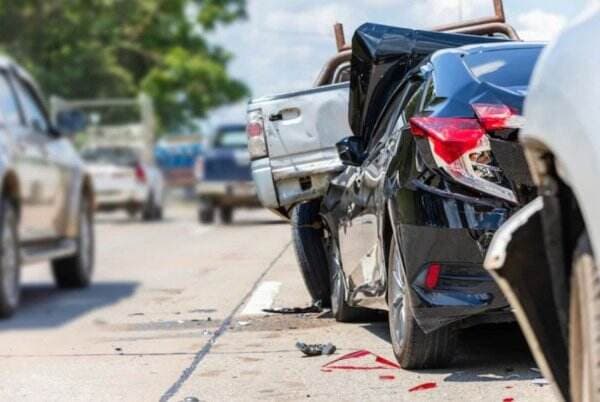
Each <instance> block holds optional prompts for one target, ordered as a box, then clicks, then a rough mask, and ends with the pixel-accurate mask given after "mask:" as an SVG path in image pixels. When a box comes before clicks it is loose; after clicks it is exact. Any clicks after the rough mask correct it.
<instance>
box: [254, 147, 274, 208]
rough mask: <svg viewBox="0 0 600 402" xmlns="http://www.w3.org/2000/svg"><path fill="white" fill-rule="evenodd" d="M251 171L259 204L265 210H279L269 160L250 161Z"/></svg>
mask: <svg viewBox="0 0 600 402" xmlns="http://www.w3.org/2000/svg"><path fill="white" fill-rule="evenodd" d="M251 169H252V179H253V180H254V184H255V185H256V194H257V196H258V199H259V200H260V203H261V204H262V205H263V206H264V207H265V208H273V209H277V208H279V200H278V199H277V192H276V190H275V184H274V183H273V174H272V172H271V165H270V163H269V158H262V159H258V160H255V161H252V165H251Z"/></svg>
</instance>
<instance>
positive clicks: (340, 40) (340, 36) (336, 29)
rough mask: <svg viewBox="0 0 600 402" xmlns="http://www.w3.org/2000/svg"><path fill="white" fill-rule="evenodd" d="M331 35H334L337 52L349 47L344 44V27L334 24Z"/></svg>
mask: <svg viewBox="0 0 600 402" xmlns="http://www.w3.org/2000/svg"><path fill="white" fill-rule="evenodd" d="M333 33H334V34H335V44H336V46H337V50H338V52H341V51H342V50H344V49H348V48H349V47H348V45H347V44H346V36H345V35H344V25H343V24H341V23H339V22H336V23H335V25H334V26H333Z"/></svg>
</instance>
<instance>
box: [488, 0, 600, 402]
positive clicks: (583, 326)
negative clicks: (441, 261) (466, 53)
mask: <svg viewBox="0 0 600 402" xmlns="http://www.w3.org/2000/svg"><path fill="white" fill-rule="evenodd" d="M598 35H600V9H599V8H598V6H597V5H595V6H593V7H592V9H591V10H590V11H589V12H588V13H587V14H585V15H584V16H582V17H581V18H580V19H579V21H578V22H577V23H576V24H575V25H573V26H572V27H570V28H568V29H566V31H565V32H564V33H563V34H562V35H561V36H560V37H559V38H558V40H557V41H556V42H554V43H553V44H551V45H550V46H549V47H548V49H547V50H546V52H545V53H544V55H543V56H542V58H541V60H540V64H539V66H538V67H537V69H536V72H535V74H534V79H533V81H532V84H531V87H530V91H529V94H528V98H527V102H526V105H525V119H526V121H525V127H524V128H523V130H522V132H521V133H520V135H519V137H520V140H521V142H522V144H523V146H524V147H525V150H526V154H527V162H528V166H529V171H530V172H531V176H529V177H523V176H521V177H520V178H519V179H520V181H526V180H533V182H534V183H535V185H536V186H537V191H536V192H533V193H532V194H524V193H522V194H521V196H522V197H528V198H529V199H533V198H534V197H535V196H536V195H538V194H539V197H538V198H536V199H534V200H533V201H531V202H530V203H529V204H528V205H527V206H525V207H524V208H523V210H522V211H521V212H520V213H519V214H517V215H515V216H514V218H512V219H511V220H509V221H508V222H507V223H506V224H505V225H504V226H503V227H502V228H501V229H500V230H499V231H498V232H497V234H496V236H495V237H494V240H493V242H492V244H491V246H490V250H489V252H488V255H487V257H486V263H485V265H486V268H488V269H490V271H491V272H492V273H493V274H494V277H495V279H496V280H497V281H498V283H499V284H500V285H501V287H502V290H503V291H504V293H505V294H506V295H507V297H508V299H509V301H510V303H511V305H512V306H513V308H514V309H515V312H516V315H517V318H518V319H519V323H520V324H521V328H522V329H523V332H524V333H525V335H526V338H527V340H528V342H529V345H530V347H531V350H532V352H533V354H534V356H535V358H536V361H537V363H538V364H539V366H540V368H541V369H542V371H543V373H544V376H545V377H546V378H547V379H549V380H550V381H552V382H553V383H554V384H555V385H556V390H557V391H558V393H559V395H560V396H562V397H563V398H564V399H565V400H573V401H598V400H600V391H599V390H600V366H598V359H599V357H600V348H599V346H600V345H599V344H598V342H599V340H600V322H599V319H600V315H599V312H600V310H599V309H600V304H599V299H598V297H599V295H600V288H599V286H600V279H599V271H598V266H597V263H596V261H595V257H594V256H595V251H597V250H599V249H600V227H599V226H598V222H600V216H599V215H598V214H599V212H598V207H597V206H598V205H599V204H600V191H599V190H598V186H597V177H598V175H599V174H600V158H599V157H598V155H599V152H600V138H598V135H597V128H598V124H600V116H599V115H598V107H599V101H598V99H600V81H599V80H598V74H597V72H598V69H599V68H600V54H599V53H598V52H597V50H596V47H595V46H594V43H593V42H594V41H593V40H592V39H591V38H597V37H598Z"/></svg>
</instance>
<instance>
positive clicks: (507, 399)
mask: <svg viewBox="0 0 600 402" xmlns="http://www.w3.org/2000/svg"><path fill="white" fill-rule="evenodd" d="M514 400H515V398H504V399H503V400H502V402H513V401H514Z"/></svg>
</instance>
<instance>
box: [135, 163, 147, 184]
mask: <svg viewBox="0 0 600 402" xmlns="http://www.w3.org/2000/svg"><path fill="white" fill-rule="evenodd" d="M135 178H136V179H137V181H139V182H142V183H145V182H146V172H145V171H144V168H143V167H142V165H140V164H139V163H137V164H136V165H135Z"/></svg>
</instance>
